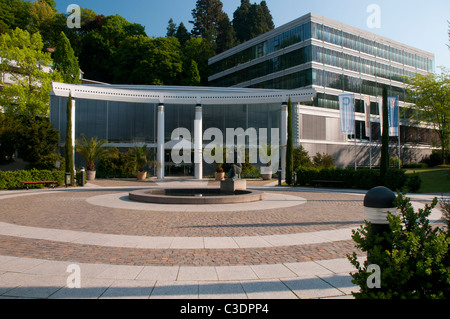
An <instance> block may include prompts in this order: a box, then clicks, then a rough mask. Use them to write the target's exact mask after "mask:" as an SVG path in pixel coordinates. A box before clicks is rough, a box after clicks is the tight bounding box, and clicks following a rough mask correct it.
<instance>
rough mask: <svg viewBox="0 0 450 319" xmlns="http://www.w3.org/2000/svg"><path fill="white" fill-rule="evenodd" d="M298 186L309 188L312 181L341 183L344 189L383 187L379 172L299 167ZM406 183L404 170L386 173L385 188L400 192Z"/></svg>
mask: <svg viewBox="0 0 450 319" xmlns="http://www.w3.org/2000/svg"><path fill="white" fill-rule="evenodd" d="M296 173H297V183H296V185H298V186H311V185H312V181H313V180H329V181H342V182H344V184H343V187H345V188H356V189H372V188H374V187H376V186H380V185H383V182H382V181H381V177H380V171H378V170H370V169H359V170H356V171H355V170H354V169H353V168H346V169H341V168H324V169H318V168H312V167H300V168H298V169H297V171H296ZM406 182H407V178H406V174H405V171H404V170H399V169H390V170H388V171H387V182H386V185H385V186H386V187H388V188H390V189H392V190H393V191H396V190H402V189H403V188H404V187H405V185H406Z"/></svg>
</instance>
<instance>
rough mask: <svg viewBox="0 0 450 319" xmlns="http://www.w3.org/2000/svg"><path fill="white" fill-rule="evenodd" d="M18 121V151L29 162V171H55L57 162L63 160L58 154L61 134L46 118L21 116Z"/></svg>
mask: <svg viewBox="0 0 450 319" xmlns="http://www.w3.org/2000/svg"><path fill="white" fill-rule="evenodd" d="M17 121H18V123H20V128H19V130H17V132H15V134H16V149H17V151H18V154H19V157H20V158H22V159H23V160H24V161H26V162H29V165H28V166H27V169H30V168H36V169H49V170H51V169H54V168H55V164H56V161H60V162H61V160H62V157H61V155H59V154H58V144H59V140H60V138H59V135H60V132H59V131H58V130H55V129H54V128H53V127H52V124H51V123H50V120H49V119H48V118H46V117H36V118H32V117H28V116H21V117H19V118H18V119H17Z"/></svg>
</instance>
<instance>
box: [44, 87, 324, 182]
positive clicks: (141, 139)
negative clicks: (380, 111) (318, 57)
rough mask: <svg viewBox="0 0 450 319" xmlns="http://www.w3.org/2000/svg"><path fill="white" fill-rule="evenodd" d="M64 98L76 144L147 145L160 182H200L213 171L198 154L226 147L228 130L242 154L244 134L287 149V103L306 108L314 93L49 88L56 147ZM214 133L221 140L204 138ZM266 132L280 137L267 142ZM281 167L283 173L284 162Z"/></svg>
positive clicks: (63, 125) (61, 128) (247, 139)
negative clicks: (172, 177) (184, 158)
mask: <svg viewBox="0 0 450 319" xmlns="http://www.w3.org/2000/svg"><path fill="white" fill-rule="evenodd" d="M69 94H71V96H72V98H73V102H72V103H73V105H72V106H71V109H72V114H73V115H72V118H73V120H72V132H73V137H74V139H76V138H79V137H80V136H81V134H85V135H86V136H87V137H88V138H91V137H97V138H99V139H105V140H106V141H107V142H108V144H107V146H110V147H117V148H119V149H127V148H132V147H134V146H142V145H147V147H148V148H153V149H154V150H155V151H156V153H157V160H158V162H160V163H162V168H163V169H159V170H158V177H160V178H163V177H164V176H165V175H167V174H172V173H174V172H177V173H182V174H185V175H195V176H196V177H197V178H199V179H201V178H202V177H203V176H204V175H209V174H211V173H213V172H214V169H215V165H214V163H205V161H204V159H203V154H201V153H202V151H201V150H203V149H204V148H205V146H207V145H208V144H211V143H213V141H217V143H218V144H223V145H224V147H226V146H227V145H228V144H227V140H226V135H227V131H228V130H230V129H231V130H232V131H233V136H234V137H233V143H234V141H235V138H236V144H237V143H238V142H237V139H238V138H239V137H241V136H243V137H244V139H245V144H246V145H245V146H246V148H247V150H248V148H249V147H250V135H249V132H250V131H252V132H256V134H257V138H258V140H257V141H255V142H256V143H258V145H259V142H260V141H262V140H264V139H261V137H262V136H263V137H265V138H266V140H264V143H263V144H266V145H268V144H272V143H273V144H276V145H286V138H287V133H286V132H287V106H286V102H287V100H288V98H289V97H290V98H291V100H292V101H293V102H295V103H305V102H307V101H312V99H313V97H314V94H315V92H314V90H312V89H298V90H273V89H242V88H205V87H168V86H132V85H125V86H121V85H74V84H64V83H53V90H52V92H51V103H50V121H51V123H52V125H53V127H54V128H55V129H57V130H59V131H60V132H61V134H60V137H61V141H60V145H61V147H63V146H64V145H65V139H66V128H67V103H68V97H69ZM212 128H214V129H216V132H217V131H220V132H221V134H223V136H222V137H219V136H209V137H208V136H204V135H203V134H204V133H205V132H206V131H207V130H208V129H212ZM180 129H181V131H180ZM241 129H242V130H241ZM272 129H274V130H275V131H276V132H278V134H274V135H272V134H271V132H272ZM177 130H178V131H177ZM264 130H265V131H264ZM177 132H183V134H178V133H177ZM265 132H267V133H265ZM283 132H284V133H283ZM174 134H175V135H174ZM272 137H273V138H275V139H276V140H272ZM180 143H181V144H184V145H186V144H187V145H188V146H189V147H191V149H192V159H191V162H190V163H186V162H184V163H174V161H173V156H172V150H173V148H174V146H177V145H180ZM214 146H215V145H214ZM194 155H199V156H200V160H199V161H196V160H195V158H194ZM203 164H205V165H203ZM254 164H257V165H258V164H261V163H254ZM280 164H281V167H282V168H284V165H285V164H284V160H281V161H280ZM277 168H278V167H276V168H275V169H277ZM180 170H181V172H180Z"/></svg>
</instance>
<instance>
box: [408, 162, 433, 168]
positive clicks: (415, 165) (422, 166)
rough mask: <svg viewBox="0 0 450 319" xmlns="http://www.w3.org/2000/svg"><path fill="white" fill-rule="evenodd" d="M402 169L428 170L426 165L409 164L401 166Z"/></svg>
mask: <svg viewBox="0 0 450 319" xmlns="http://www.w3.org/2000/svg"><path fill="white" fill-rule="evenodd" d="M403 168H428V165H427V164H426V163H410V164H405V165H403Z"/></svg>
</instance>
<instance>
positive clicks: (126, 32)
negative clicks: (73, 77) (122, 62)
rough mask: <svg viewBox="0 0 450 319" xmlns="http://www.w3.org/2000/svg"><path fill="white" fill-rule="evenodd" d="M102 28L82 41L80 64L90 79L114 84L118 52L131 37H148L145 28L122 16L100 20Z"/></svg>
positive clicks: (90, 32) (90, 33) (92, 32)
mask: <svg viewBox="0 0 450 319" xmlns="http://www.w3.org/2000/svg"><path fill="white" fill-rule="evenodd" d="M98 22H99V24H100V26H99V27H97V28H95V29H93V30H92V31H89V32H87V34H86V35H85V36H83V39H82V41H81V52H80V56H79V62H80V66H81V69H82V70H83V72H84V73H85V74H87V75H88V76H89V77H90V78H93V79H95V80H98V81H103V82H109V83H113V82H114V79H115V76H114V68H115V66H116V57H115V55H116V52H117V51H118V50H119V48H121V47H122V46H123V45H122V43H123V41H124V40H125V39H126V38H127V37H129V36H139V35H142V36H147V35H146V33H145V28H144V27H143V26H142V25H140V24H136V23H130V22H128V21H127V20H126V19H125V18H123V17H121V16H120V15H112V16H107V17H103V18H99V21H98Z"/></svg>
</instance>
